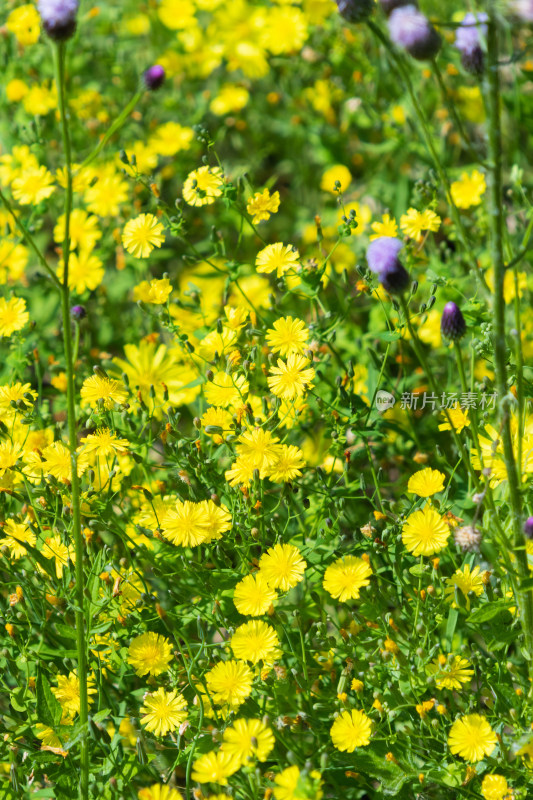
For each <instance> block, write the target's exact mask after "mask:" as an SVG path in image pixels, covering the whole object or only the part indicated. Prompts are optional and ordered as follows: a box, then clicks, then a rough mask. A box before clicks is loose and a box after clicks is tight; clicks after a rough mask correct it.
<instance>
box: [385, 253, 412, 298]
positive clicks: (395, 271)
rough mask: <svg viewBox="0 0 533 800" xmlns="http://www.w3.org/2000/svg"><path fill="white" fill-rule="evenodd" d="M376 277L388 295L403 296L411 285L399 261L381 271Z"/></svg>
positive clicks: (407, 274)
mask: <svg viewBox="0 0 533 800" xmlns="http://www.w3.org/2000/svg"><path fill="white" fill-rule="evenodd" d="M378 277H379V280H380V283H381V285H382V286H383V288H384V289H386V290H387V291H388V293H389V294H403V293H404V292H405V290H406V289H407V287H408V286H409V284H410V283H411V278H410V277H409V273H408V272H407V270H406V269H405V267H404V266H403V264H401V263H400V262H399V261H398V262H397V263H396V264H391V265H390V266H388V267H385V269H382V270H381V272H380V273H379V275H378Z"/></svg>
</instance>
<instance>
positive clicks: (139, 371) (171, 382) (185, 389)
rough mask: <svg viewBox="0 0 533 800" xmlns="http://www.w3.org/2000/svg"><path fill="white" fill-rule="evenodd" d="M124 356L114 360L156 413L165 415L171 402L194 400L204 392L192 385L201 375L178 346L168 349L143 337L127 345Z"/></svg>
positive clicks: (173, 403)
mask: <svg viewBox="0 0 533 800" xmlns="http://www.w3.org/2000/svg"><path fill="white" fill-rule="evenodd" d="M124 355H125V356H126V358H125V359H123V358H115V359H113V362H114V363H115V364H116V365H117V367H118V368H119V369H120V371H121V372H124V373H125V374H126V375H127V376H128V379H129V382H130V386H131V387H132V388H133V389H135V393H137V392H140V395H141V398H142V400H143V402H144V404H145V405H146V406H148V408H150V410H151V411H152V413H153V414H154V416H155V417H156V418H158V419H160V418H161V416H162V413H163V412H164V411H165V410H166V409H167V408H168V407H169V405H173V406H180V405H182V404H186V403H192V402H193V400H194V399H195V398H196V397H197V395H198V394H199V393H200V387H199V386H191V384H194V382H195V381H196V380H197V378H198V373H197V371H196V369H195V368H194V367H193V366H190V364H188V363H183V355H182V353H181V351H180V350H178V349H177V348H167V346H166V345H164V344H160V345H158V344H157V343H156V342H153V341H149V340H147V339H141V341H140V343H139V346H138V347H137V346H136V345H134V344H127V345H125V347H124Z"/></svg>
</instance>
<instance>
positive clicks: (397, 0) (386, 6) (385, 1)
mask: <svg viewBox="0 0 533 800" xmlns="http://www.w3.org/2000/svg"><path fill="white" fill-rule="evenodd" d="M379 2H380V4H381V8H382V9H383V11H384V12H385V14H386V15H387V16H389V14H392V12H393V11H394V9H396V8H400V7H401V6H416V5H417V3H414V2H413V0H379Z"/></svg>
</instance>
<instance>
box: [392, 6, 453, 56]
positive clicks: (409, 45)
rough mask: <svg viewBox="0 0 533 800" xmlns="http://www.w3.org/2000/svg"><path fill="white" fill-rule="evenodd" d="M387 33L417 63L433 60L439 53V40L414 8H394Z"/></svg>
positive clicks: (429, 25)
mask: <svg viewBox="0 0 533 800" xmlns="http://www.w3.org/2000/svg"><path fill="white" fill-rule="evenodd" d="M389 33H390V37H391V39H392V41H393V42H394V44H397V45H400V47H403V48H405V50H407V52H408V53H409V55H411V56H412V57H413V58H416V59H418V60H419V61H424V60H426V59H431V58H434V57H435V56H436V55H437V53H438V52H439V49H440V45H441V38H440V36H439V34H438V33H437V31H436V30H435V28H434V27H433V25H431V23H430V22H429V20H428V19H427V17H425V16H424V14H422V12H421V11H419V10H418V9H417V8H416V6H413V5H409V6H401V7H400V8H396V9H395V10H394V11H393V12H392V14H391V15H390V17H389Z"/></svg>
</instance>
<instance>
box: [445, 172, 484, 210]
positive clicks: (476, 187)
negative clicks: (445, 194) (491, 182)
mask: <svg viewBox="0 0 533 800" xmlns="http://www.w3.org/2000/svg"><path fill="white" fill-rule="evenodd" d="M486 189H487V184H486V181H485V176H484V175H483V173H482V172H480V171H479V170H477V169H475V170H474V171H473V172H472V173H471V174H470V175H469V174H468V172H463V173H461V178H460V180H458V181H454V182H453V183H452V185H451V187H450V190H451V195H452V200H453V202H454V203H455V205H456V206H457V208H471V206H478V205H479V204H480V203H481V198H482V196H483V195H484V194H485V191H486Z"/></svg>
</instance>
